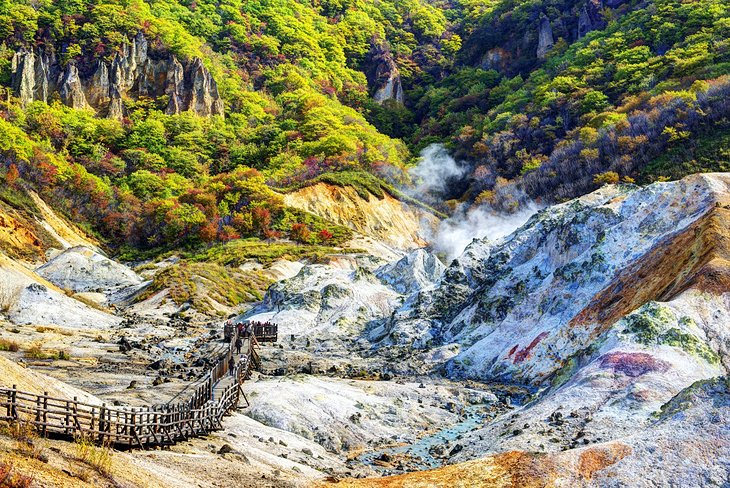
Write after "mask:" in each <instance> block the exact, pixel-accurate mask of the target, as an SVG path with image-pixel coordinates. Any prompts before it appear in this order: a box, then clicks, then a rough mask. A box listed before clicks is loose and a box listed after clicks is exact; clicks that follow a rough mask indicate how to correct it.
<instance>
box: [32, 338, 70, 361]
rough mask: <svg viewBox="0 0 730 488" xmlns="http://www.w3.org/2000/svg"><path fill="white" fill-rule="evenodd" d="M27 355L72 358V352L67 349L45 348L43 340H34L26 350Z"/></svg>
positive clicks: (39, 357)
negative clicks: (54, 349) (53, 349)
mask: <svg viewBox="0 0 730 488" xmlns="http://www.w3.org/2000/svg"><path fill="white" fill-rule="evenodd" d="M25 357H26V358H28V359H64V360H69V359H71V353H70V352H68V351H67V350H60V351H51V350H44V349H43V343H42V342H34V343H33V344H31V345H30V346H29V347H28V348H27V349H26V350H25Z"/></svg>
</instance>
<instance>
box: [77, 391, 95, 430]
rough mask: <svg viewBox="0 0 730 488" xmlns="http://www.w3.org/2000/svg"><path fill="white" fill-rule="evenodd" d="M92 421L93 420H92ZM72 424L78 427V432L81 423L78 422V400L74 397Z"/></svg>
mask: <svg viewBox="0 0 730 488" xmlns="http://www.w3.org/2000/svg"><path fill="white" fill-rule="evenodd" d="M92 417H93V414H92ZM92 422H93V420H92ZM74 425H75V428H76V429H78V430H79V432H80V431H81V424H80V423H79V402H78V400H77V399H76V397H74ZM74 432H75V431H74Z"/></svg>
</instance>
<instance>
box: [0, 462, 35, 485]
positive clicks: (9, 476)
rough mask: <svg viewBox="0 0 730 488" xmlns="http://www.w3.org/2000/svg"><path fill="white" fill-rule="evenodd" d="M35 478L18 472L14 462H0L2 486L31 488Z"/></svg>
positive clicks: (0, 481)
mask: <svg viewBox="0 0 730 488" xmlns="http://www.w3.org/2000/svg"><path fill="white" fill-rule="evenodd" d="M32 485H33V478H31V477H30V476H25V475H23V474H20V473H17V472H15V471H14V470H13V465H12V463H0V487H2V488H30V487H31V486H32Z"/></svg>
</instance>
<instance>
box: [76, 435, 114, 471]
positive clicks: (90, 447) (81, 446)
mask: <svg viewBox="0 0 730 488" xmlns="http://www.w3.org/2000/svg"><path fill="white" fill-rule="evenodd" d="M75 442H76V456H77V457H78V459H79V460H80V461H82V462H84V463H86V464H87V465H89V466H90V467H92V468H93V469H94V470H96V472H98V473H99V474H101V475H102V476H105V477H110V476H111V470H112V449H111V448H110V447H108V446H103V445H102V446H97V445H96V444H94V442H93V441H92V440H91V438H89V437H88V436H86V435H79V436H77V437H76V441H75Z"/></svg>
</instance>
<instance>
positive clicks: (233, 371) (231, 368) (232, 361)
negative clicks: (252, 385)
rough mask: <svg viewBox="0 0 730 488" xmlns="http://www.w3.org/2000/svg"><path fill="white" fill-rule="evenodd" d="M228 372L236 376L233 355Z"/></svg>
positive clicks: (229, 361)
mask: <svg viewBox="0 0 730 488" xmlns="http://www.w3.org/2000/svg"><path fill="white" fill-rule="evenodd" d="M228 371H229V372H230V373H231V376H233V375H235V374H236V360H235V359H234V356H233V355H231V359H229V360H228Z"/></svg>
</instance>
